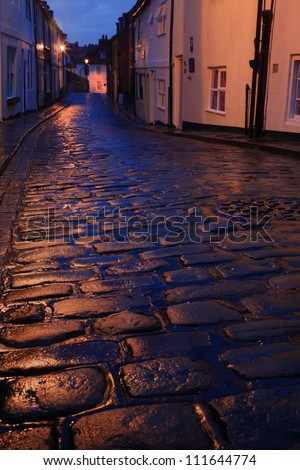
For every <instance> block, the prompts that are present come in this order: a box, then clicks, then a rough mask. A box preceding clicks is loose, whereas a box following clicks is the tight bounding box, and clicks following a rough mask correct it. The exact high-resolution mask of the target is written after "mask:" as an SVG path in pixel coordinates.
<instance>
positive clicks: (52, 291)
mask: <svg viewBox="0 0 300 470" xmlns="http://www.w3.org/2000/svg"><path fill="white" fill-rule="evenodd" d="M71 294H73V286H72V285H71V284H51V285H49V286H38V287H28V288H25V289H21V290H17V291H12V292H9V293H8V294H6V296H5V299H4V302H5V303H6V304H12V303H14V302H26V301H28V300H43V299H51V298H57V297H67V296H69V295H71Z"/></svg>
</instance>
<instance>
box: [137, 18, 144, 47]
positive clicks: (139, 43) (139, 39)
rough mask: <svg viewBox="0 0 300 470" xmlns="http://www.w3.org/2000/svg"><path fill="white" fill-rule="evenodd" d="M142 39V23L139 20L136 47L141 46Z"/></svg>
mask: <svg viewBox="0 0 300 470" xmlns="http://www.w3.org/2000/svg"><path fill="white" fill-rule="evenodd" d="M142 39H143V30H142V21H141V20H139V22H138V33H137V45H138V46H139V45H141V44H142Z"/></svg>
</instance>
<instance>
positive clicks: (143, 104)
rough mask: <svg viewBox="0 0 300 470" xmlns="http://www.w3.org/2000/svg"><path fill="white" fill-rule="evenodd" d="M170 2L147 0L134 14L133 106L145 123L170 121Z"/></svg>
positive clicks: (166, 122) (165, 122)
mask: <svg viewBox="0 0 300 470" xmlns="http://www.w3.org/2000/svg"><path fill="white" fill-rule="evenodd" d="M171 6H172V2H171V0H164V1H162V0H148V1H145V2H144V3H143V4H142V5H141V6H140V7H139V8H138V9H137V10H136V11H135V13H134V14H133V18H134V73H135V109H136V114H137V116H138V117H139V118H140V119H142V120H144V121H145V122H146V123H148V124H155V123H156V122H159V123H162V124H166V125H167V124H168V123H169V93H170V37H171Z"/></svg>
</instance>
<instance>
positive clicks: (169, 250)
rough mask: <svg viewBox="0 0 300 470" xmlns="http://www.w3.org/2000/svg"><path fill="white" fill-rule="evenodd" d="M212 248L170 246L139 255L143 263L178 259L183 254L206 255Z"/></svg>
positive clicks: (202, 246) (198, 245) (204, 246)
mask: <svg viewBox="0 0 300 470" xmlns="http://www.w3.org/2000/svg"><path fill="white" fill-rule="evenodd" d="M211 250H212V248H211V247H210V246H207V245H200V244H196V245H192V244H191V245H181V246H172V247H165V248H160V249H157V250H152V251H146V252H145V253H141V258H142V259H144V260H145V261H148V260H153V259H157V258H170V257H178V258H179V257H180V256H182V255H183V254H184V253H197V254H199V253H207V252H210V251H211ZM199 256H200V254H199Z"/></svg>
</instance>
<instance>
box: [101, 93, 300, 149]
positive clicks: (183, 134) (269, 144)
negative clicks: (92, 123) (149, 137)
mask: <svg viewBox="0 0 300 470" xmlns="http://www.w3.org/2000/svg"><path fill="white" fill-rule="evenodd" d="M103 100H104V102H105V104H106V105H107V106H109V107H110V108H111V109H112V110H113V111H114V112H115V113H116V114H117V115H118V116H119V117H120V118H121V119H123V120H124V121H125V122H127V123H128V124H130V125H132V126H135V127H137V128H138V129H141V130H143V131H146V132H155V133H161V134H166V135H170V136H174V137H180V138H183V139H193V140H200V141H202V142H209V143H219V144H224V145H230V146H233V147H242V148H248V149H254V150H261V151H262V152H269V153H272V154H278V155H286V156H289V157H300V139H299V137H298V136H297V135H296V134H295V137H293V138H292V137H291V136H289V137H287V136H285V135H282V136H281V137H279V136H276V135H275V134H274V135H270V134H268V133H267V134H266V135H265V136H263V137H261V138H259V139H250V138H249V136H248V135H247V134H243V133H238V132H227V131H218V130H214V131H210V130H207V129H203V130H184V131H183V130H180V129H170V128H168V127H167V126H164V125H159V124H158V125H156V126H152V125H151V126H149V125H146V124H145V123H144V122H143V121H141V120H140V119H138V118H137V117H136V116H134V112H133V109H132V108H127V109H126V108H125V107H124V106H122V105H119V104H118V103H116V102H114V101H113V100H112V99H111V98H110V97H109V96H108V95H105V96H103Z"/></svg>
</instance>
